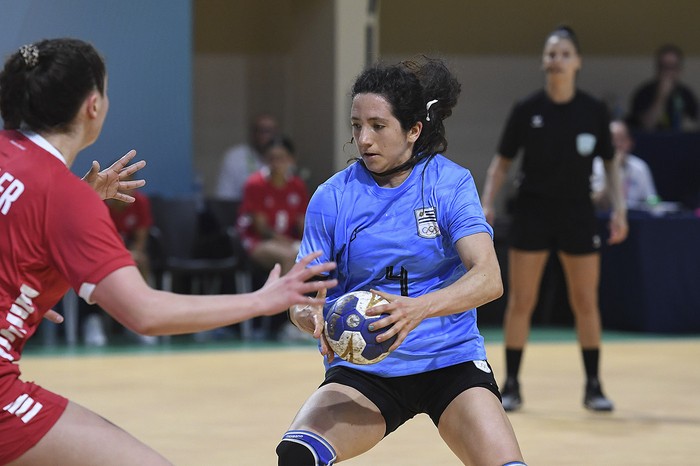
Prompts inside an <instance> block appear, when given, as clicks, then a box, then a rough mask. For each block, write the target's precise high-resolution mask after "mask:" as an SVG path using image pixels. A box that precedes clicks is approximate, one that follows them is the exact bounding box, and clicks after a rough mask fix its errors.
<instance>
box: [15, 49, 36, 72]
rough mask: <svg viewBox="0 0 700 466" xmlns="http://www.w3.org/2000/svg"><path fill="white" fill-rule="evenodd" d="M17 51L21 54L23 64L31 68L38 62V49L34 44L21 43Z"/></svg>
mask: <svg viewBox="0 0 700 466" xmlns="http://www.w3.org/2000/svg"><path fill="white" fill-rule="evenodd" d="M19 53H20V55H22V59H23V60H24V64H25V65H27V68H29V69H32V68H34V67H35V66H36V65H38V64H39V49H38V48H37V47H36V45H34V44H27V45H23V46H21V47H20V48H19Z"/></svg>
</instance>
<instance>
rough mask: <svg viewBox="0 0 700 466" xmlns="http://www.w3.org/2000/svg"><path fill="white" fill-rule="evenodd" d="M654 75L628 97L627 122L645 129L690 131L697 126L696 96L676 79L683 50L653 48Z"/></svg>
mask: <svg viewBox="0 0 700 466" xmlns="http://www.w3.org/2000/svg"><path fill="white" fill-rule="evenodd" d="M655 65H656V77H655V78H654V79H652V80H650V81H648V82H646V83H644V84H642V85H641V86H640V87H639V88H638V89H637V90H636V91H635V92H634V95H633V97H632V107H631V110H630V115H629V118H628V122H629V123H630V126H632V127H633V128H635V129H637V128H638V129H643V130H646V131H655V130H675V131H694V130H696V129H697V128H698V99H697V97H696V96H695V94H694V93H693V91H691V90H690V89H689V88H688V87H687V86H685V85H684V84H683V83H681V81H680V77H681V72H682V70H683V51H682V50H681V49H680V48H679V47H678V46H676V45H673V44H666V45H663V46H661V47H659V49H658V50H657V51H656V63H655Z"/></svg>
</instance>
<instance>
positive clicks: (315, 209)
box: [299, 155, 493, 377]
mask: <svg viewBox="0 0 700 466" xmlns="http://www.w3.org/2000/svg"><path fill="white" fill-rule="evenodd" d="M482 232H486V233H489V234H490V235H491V236H492V237H493V230H492V229H491V227H490V226H489V224H488V223H487V222H486V220H485V218H484V214H483V211H482V209H481V203H480V202H479V197H478V194H477V191H476V186H475V185H474V180H473V178H472V176H471V173H470V172H469V171H468V170H467V169H465V168H463V167H461V166H459V165H457V164H456V163H454V162H451V161H450V160H448V159H447V158H445V157H443V156H442V155H436V156H435V157H433V158H432V159H430V160H429V161H426V160H423V161H421V162H420V163H418V164H417V165H416V166H415V167H414V168H413V170H412V172H411V174H410V175H409V176H408V178H407V179H406V180H405V181H404V182H403V183H402V184H401V186H399V187H396V188H382V187H379V186H378V185H377V183H376V182H375V181H374V179H373V178H372V176H371V175H370V173H369V172H368V171H367V169H366V168H365V167H364V166H363V165H362V164H360V163H354V164H352V165H351V166H349V167H348V168H346V169H345V170H343V171H341V172H339V173H337V174H335V175H334V176H333V177H331V178H330V179H329V180H328V181H326V182H325V183H323V184H322V185H321V186H319V188H318V189H317V190H316V192H315V193H314V195H313V196H312V198H311V201H310V203H309V207H308V210H307V214H306V225H305V227H304V237H303V239H302V243H301V249H300V251H299V258H301V257H303V256H305V255H306V254H308V253H310V252H313V251H317V250H320V251H323V255H322V256H321V257H319V258H318V259H316V261H315V262H317V263H318V262H325V261H336V262H337V264H338V265H337V269H336V270H335V271H333V274H332V276H333V277H336V276H337V278H338V286H337V287H335V288H333V289H329V290H328V299H327V304H326V307H325V309H324V312H328V309H329V308H330V306H331V305H332V304H333V303H334V302H335V301H336V300H337V299H338V298H339V297H340V296H341V295H343V294H345V293H348V292H350V291H356V290H369V289H370V288H373V289H377V290H380V291H385V292H387V293H392V294H397V295H401V294H402V295H405V296H410V297H416V296H420V295H423V294H426V293H429V292H431V291H435V290H438V289H441V288H445V287H446V286H448V285H450V284H452V283H454V282H455V281H456V280H457V279H458V278H459V277H461V276H462V275H464V274H465V273H466V268H465V266H464V265H463V264H462V261H461V260H460V258H459V255H458V253H457V250H456V248H455V243H456V242H457V240H459V239H460V238H463V237H465V236H468V235H473V234H476V233H482ZM477 359H486V352H485V350H484V340H483V337H482V336H481V334H480V333H479V330H478V328H477V325H476V310H475V309H465V310H464V312H461V313H458V314H453V315H450V316H446V317H432V318H428V319H425V320H424V321H423V322H421V324H420V325H419V326H418V327H416V328H415V329H414V330H413V331H411V333H409V334H408V337H407V338H406V339H405V340H404V341H403V343H402V344H401V346H400V347H399V348H398V349H397V350H395V351H394V352H392V353H391V354H390V355H389V356H388V357H387V358H386V359H384V360H382V361H380V362H379V363H376V364H372V365H367V366H360V365H354V364H350V363H348V362H345V361H343V360H341V359H340V358H337V357H336V358H335V360H334V361H333V363H332V365H346V366H349V367H352V368H353V369H358V370H362V371H366V372H370V373H373V374H377V375H380V376H385V377H386V376H401V375H409V374H416V373H421V372H425V371H430V370H434V369H439V368H442V367H446V366H451V365H454V364H458V363H461V362H465V361H471V360H477Z"/></svg>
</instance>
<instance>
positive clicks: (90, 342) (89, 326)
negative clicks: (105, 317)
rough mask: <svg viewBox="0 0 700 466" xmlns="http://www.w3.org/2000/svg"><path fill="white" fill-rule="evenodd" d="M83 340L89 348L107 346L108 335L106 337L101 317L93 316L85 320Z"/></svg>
mask: <svg viewBox="0 0 700 466" xmlns="http://www.w3.org/2000/svg"><path fill="white" fill-rule="evenodd" d="M83 338H84V340H85V344H86V345H87V346H105V345H106V344H107V335H105V331H104V328H103V326H102V319H101V318H100V316H99V315H97V314H91V315H89V316H87V317H86V318H85V323H84V324H83Z"/></svg>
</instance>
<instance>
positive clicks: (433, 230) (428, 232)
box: [413, 207, 441, 239]
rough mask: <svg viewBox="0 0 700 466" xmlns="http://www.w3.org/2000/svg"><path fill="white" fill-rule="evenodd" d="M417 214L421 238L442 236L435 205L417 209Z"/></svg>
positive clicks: (415, 211) (417, 227)
mask: <svg viewBox="0 0 700 466" xmlns="http://www.w3.org/2000/svg"><path fill="white" fill-rule="evenodd" d="M413 213H414V214H415V216H416V229H417V230H418V236H420V237H421V238H428V239H432V238H437V237H438V236H440V234H441V233H440V227H439V226H438V223H437V212H436V210H435V207H427V208H424V209H416V210H414V211H413Z"/></svg>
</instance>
